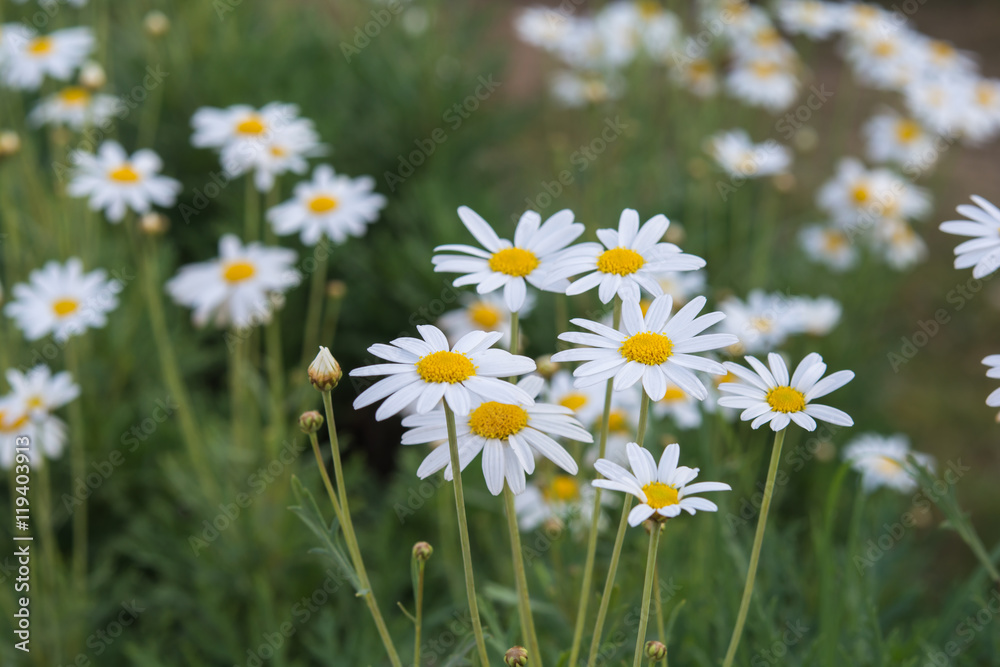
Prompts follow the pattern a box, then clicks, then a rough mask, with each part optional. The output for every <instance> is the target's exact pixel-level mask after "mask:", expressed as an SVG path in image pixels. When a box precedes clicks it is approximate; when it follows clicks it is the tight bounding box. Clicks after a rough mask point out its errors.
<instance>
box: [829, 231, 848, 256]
mask: <svg viewBox="0 0 1000 667" xmlns="http://www.w3.org/2000/svg"><path fill="white" fill-rule="evenodd" d="M846 245H847V239H846V238H844V235H843V234H841V233H840V232H836V231H826V232H823V249H824V250H826V251H827V252H839V251H841V250H843V249H844V247H845V246H846Z"/></svg>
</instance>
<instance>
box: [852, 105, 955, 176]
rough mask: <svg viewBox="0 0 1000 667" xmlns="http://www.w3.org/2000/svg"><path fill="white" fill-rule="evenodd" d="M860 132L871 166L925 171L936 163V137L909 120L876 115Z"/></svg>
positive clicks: (895, 114) (887, 115)
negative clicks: (890, 165)
mask: <svg viewBox="0 0 1000 667" xmlns="http://www.w3.org/2000/svg"><path fill="white" fill-rule="evenodd" d="M862 132H863V133H864V135H865V141H866V144H867V149H868V157H869V158H871V160H872V161H873V162H895V163H897V164H900V165H904V166H906V165H920V166H921V168H923V169H926V168H928V167H930V166H931V165H933V164H934V162H936V161H937V156H938V152H939V151H938V150H937V149H936V148H935V144H936V143H937V137H935V136H934V135H932V134H931V133H929V132H927V131H926V130H924V128H923V127H921V126H920V123H918V122H917V121H915V120H913V119H912V118H906V117H905V116H900V115H899V114H897V113H895V112H892V111H889V112H885V113H880V114H877V115H875V116H872V118H871V119H870V120H869V121H868V122H867V123H865V125H864V128H863V129H862Z"/></svg>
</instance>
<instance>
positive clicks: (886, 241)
mask: <svg viewBox="0 0 1000 667" xmlns="http://www.w3.org/2000/svg"><path fill="white" fill-rule="evenodd" d="M873 245H874V248H875V250H878V251H880V252H881V253H882V256H883V257H884V258H885V261H886V263H887V264H888V265H889V266H891V267H892V268H894V269H896V270H897V271H904V270H906V269H908V268H910V267H911V266H913V265H914V264H918V263H920V262H922V261H924V259H926V258H927V244H926V243H924V240H923V239H922V238H920V235H919V234H917V232H915V231H914V230H913V226H912V225H910V223H908V222H906V221H905V220H900V219H898V218H883V219H882V220H879V221H878V223H877V225H876V227H875V239H874V244H873Z"/></svg>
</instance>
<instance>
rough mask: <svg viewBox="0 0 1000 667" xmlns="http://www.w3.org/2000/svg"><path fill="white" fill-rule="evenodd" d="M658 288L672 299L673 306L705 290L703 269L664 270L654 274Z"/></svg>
mask: <svg viewBox="0 0 1000 667" xmlns="http://www.w3.org/2000/svg"><path fill="white" fill-rule="evenodd" d="M655 279H656V282H657V283H659V285H660V289H661V290H663V293H664V294H669V295H670V297H671V298H672V299H673V300H674V308H675V309H676V308H681V307H682V306H683V305H684V304H686V303H687V302H688V301H690V300H691V299H693V298H694V297H696V296H698V295H699V294H703V293H704V292H705V272H704V271H664V272H663V273H659V274H657V275H656V276H655Z"/></svg>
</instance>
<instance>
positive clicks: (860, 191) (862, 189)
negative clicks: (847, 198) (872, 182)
mask: <svg viewBox="0 0 1000 667" xmlns="http://www.w3.org/2000/svg"><path fill="white" fill-rule="evenodd" d="M851 196H852V197H854V201H855V202H857V203H858V204H864V203H865V202H866V201H868V199H869V198H870V197H871V194H870V193H869V192H868V186H866V185H858V186H855V188H854V190H853V191H852V192H851Z"/></svg>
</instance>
